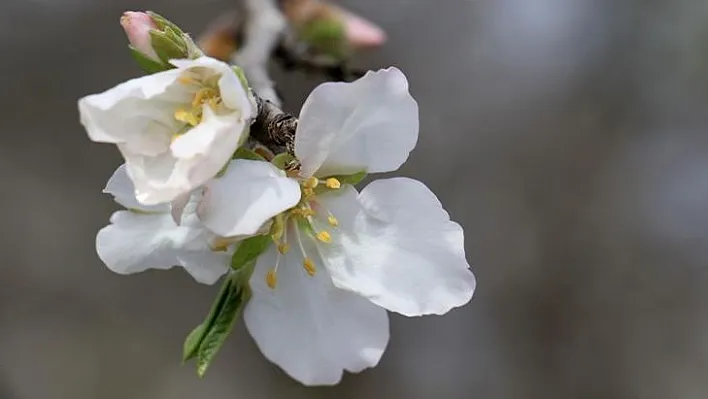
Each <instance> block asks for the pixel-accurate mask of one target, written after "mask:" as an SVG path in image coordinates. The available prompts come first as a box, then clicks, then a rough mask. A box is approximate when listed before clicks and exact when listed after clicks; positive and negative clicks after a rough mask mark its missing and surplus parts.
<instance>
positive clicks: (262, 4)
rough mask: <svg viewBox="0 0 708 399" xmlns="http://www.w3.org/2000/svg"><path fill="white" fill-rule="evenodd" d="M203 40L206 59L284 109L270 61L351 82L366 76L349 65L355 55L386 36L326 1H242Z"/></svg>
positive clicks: (371, 24)
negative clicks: (239, 73)
mask: <svg viewBox="0 0 708 399" xmlns="http://www.w3.org/2000/svg"><path fill="white" fill-rule="evenodd" d="M238 6H239V8H238V9H237V10H235V11H234V12H233V13H231V14H228V15H224V16H221V17H220V18H218V19H216V20H215V21H214V22H213V23H212V24H210V26H209V27H208V29H207V30H206V32H205V33H204V34H203V35H202V36H201V38H200V40H199V45H200V47H201V48H202V49H203V50H204V52H205V53H206V54H207V55H210V56H212V57H215V58H219V59H221V60H224V61H231V62H233V63H235V64H237V65H239V66H240V67H241V68H243V70H244V72H245V74H246V77H247V78H248V80H249V84H250V85H251V87H252V89H253V90H254V92H256V93H257V94H258V95H259V96H260V97H262V98H263V99H267V100H269V101H271V102H272V103H273V104H274V105H276V106H280V105H281V99H280V98H279V96H278V94H277V91H276V89H275V84H274V82H273V81H272V80H271V79H270V76H269V74H268V62H269V60H270V59H271V58H273V59H274V60H275V61H277V62H279V63H280V64H281V65H282V66H283V67H284V68H285V69H286V70H302V71H305V72H311V73H319V74H323V75H325V76H326V77H327V78H328V79H329V80H335V81H350V80H354V79H357V78H359V77H360V76H362V75H363V74H364V71H362V70H356V69H351V68H349V66H348V62H347V60H348V59H349V56H350V55H351V53H352V52H353V51H354V50H358V49H364V48H372V47H377V46H380V45H381V44H383V43H384V41H385V40H386V35H385V33H384V31H383V30H382V29H381V28H379V27H378V26H376V25H375V24H373V23H371V22H369V21H367V20H365V19H364V18H361V17H359V16H357V15H355V14H353V13H351V12H349V11H347V10H344V9H343V8H341V7H337V6H335V5H333V4H331V3H330V2H328V1H326V0H242V1H240V2H238Z"/></svg>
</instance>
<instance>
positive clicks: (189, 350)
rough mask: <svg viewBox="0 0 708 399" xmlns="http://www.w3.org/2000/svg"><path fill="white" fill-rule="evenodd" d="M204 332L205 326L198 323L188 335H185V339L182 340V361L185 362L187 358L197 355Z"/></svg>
mask: <svg viewBox="0 0 708 399" xmlns="http://www.w3.org/2000/svg"><path fill="white" fill-rule="evenodd" d="M205 333H206V328H205V327H204V324H200V325H198V326H197V327H196V328H195V329H194V330H192V332H191V333H189V335H187V339H185V340H184V348H183V350H182V361H183V362H186V361H187V360H189V359H191V358H193V357H194V356H196V355H197V351H198V350H199V345H200V344H201V343H202V341H203V340H204V335H205Z"/></svg>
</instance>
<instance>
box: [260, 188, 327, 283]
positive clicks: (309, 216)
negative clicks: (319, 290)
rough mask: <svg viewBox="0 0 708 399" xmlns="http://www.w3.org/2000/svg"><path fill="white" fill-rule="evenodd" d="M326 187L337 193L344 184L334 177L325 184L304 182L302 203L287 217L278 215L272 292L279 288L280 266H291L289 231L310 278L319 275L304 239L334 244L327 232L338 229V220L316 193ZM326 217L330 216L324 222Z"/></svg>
mask: <svg viewBox="0 0 708 399" xmlns="http://www.w3.org/2000/svg"><path fill="white" fill-rule="evenodd" d="M320 186H322V187H323V188H324V189H328V190H336V189H338V188H340V187H341V183H340V182H339V180H337V179H336V178H334V177H330V178H328V179H325V180H320V179H318V178H316V177H310V178H307V179H302V180H300V191H301V193H302V195H301V199H300V202H299V203H298V204H297V205H296V206H295V207H293V208H291V209H289V210H288V211H286V212H285V213H283V214H281V215H278V216H277V217H276V219H275V222H274V223H273V230H272V234H271V237H272V238H273V241H274V242H275V245H276V248H277V250H278V257H277V259H276V262H275V266H274V267H273V268H272V269H271V270H269V271H268V273H266V277H265V279H266V284H267V285H268V287H270V288H271V289H275V287H276V286H277V284H278V278H277V277H278V276H277V273H278V268H279V267H280V263H281V262H283V263H285V262H287V257H286V256H285V255H286V254H287V253H288V251H289V250H290V243H289V242H288V236H287V235H288V233H287V232H288V230H290V231H292V232H293V235H294V236H295V237H294V242H295V244H296V248H297V250H299V251H300V254H301V255H302V258H303V262H302V268H303V269H304V270H305V272H306V273H307V274H308V275H309V276H310V277H312V276H314V275H315V274H316V273H317V265H316V264H315V262H314V261H313V260H312V258H311V257H310V256H308V254H307V251H306V250H305V246H304V245H303V236H304V237H305V239H310V240H313V241H315V242H317V241H319V242H320V243H323V244H330V243H331V242H332V235H331V234H330V232H329V231H328V230H327V228H335V229H336V228H337V227H338V226H339V221H338V220H337V218H336V217H335V216H334V215H333V214H332V213H331V212H330V211H328V210H326V209H325V208H324V206H323V205H322V204H321V203H320V202H318V201H317V192H316V190H315V189H317V188H318V187H320ZM322 216H326V217H325V218H324V219H325V220H326V222H323V221H322V219H323V217H322Z"/></svg>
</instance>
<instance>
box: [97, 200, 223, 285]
mask: <svg viewBox="0 0 708 399" xmlns="http://www.w3.org/2000/svg"><path fill="white" fill-rule="evenodd" d="M196 205H197V204H196V200H190V201H189V203H188V204H187V205H186V206H185V209H184V214H183V216H182V220H181V224H182V225H181V226H177V225H176V224H175V222H174V220H173V219H172V215H171V214H170V213H169V212H165V213H162V214H143V213H134V212H129V211H121V212H116V213H114V214H113V216H112V217H111V224H110V225H108V226H106V227H104V228H103V229H101V231H99V233H98V235H97V237H96V249H97V252H98V255H99V257H100V258H101V260H103V262H104V263H105V264H106V265H107V266H108V268H109V269H111V270H113V271H114V272H116V273H120V274H130V273H138V272H142V271H144V270H147V269H163V270H164V269H169V268H171V267H173V266H182V267H184V268H185V269H186V270H187V272H189V274H191V275H192V276H193V277H194V279H195V280H197V281H198V282H200V283H203V284H213V283H214V282H215V281H216V280H218V279H219V277H221V276H222V275H223V274H224V273H226V271H227V270H228V267H229V262H230V259H231V254H232V253H233V251H232V250H229V251H224V252H214V251H212V249H211V247H210V243H211V242H212V240H213V239H214V238H215V237H214V235H213V234H211V233H210V232H209V231H207V230H206V229H204V227H203V225H201V223H200V222H199V220H198V218H197V217H196V214H195V208H196Z"/></svg>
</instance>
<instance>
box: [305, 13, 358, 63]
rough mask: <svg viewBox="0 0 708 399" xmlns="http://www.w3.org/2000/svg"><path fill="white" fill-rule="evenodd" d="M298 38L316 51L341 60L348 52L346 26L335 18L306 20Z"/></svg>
mask: <svg viewBox="0 0 708 399" xmlns="http://www.w3.org/2000/svg"><path fill="white" fill-rule="evenodd" d="M300 38H301V40H302V41H304V42H305V43H307V44H308V45H310V46H311V47H312V48H313V49H314V50H315V51H317V52H318V53H322V54H324V55H328V56H330V57H333V58H335V59H336V60H343V59H345V58H346V57H347V56H348V55H349V53H350V48H349V42H348V41H347V35H346V28H345V26H344V23H343V22H342V21H341V20H339V19H337V18H317V19H314V20H312V21H310V22H308V23H307V24H305V25H304V26H303V28H302V29H301V30H300Z"/></svg>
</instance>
